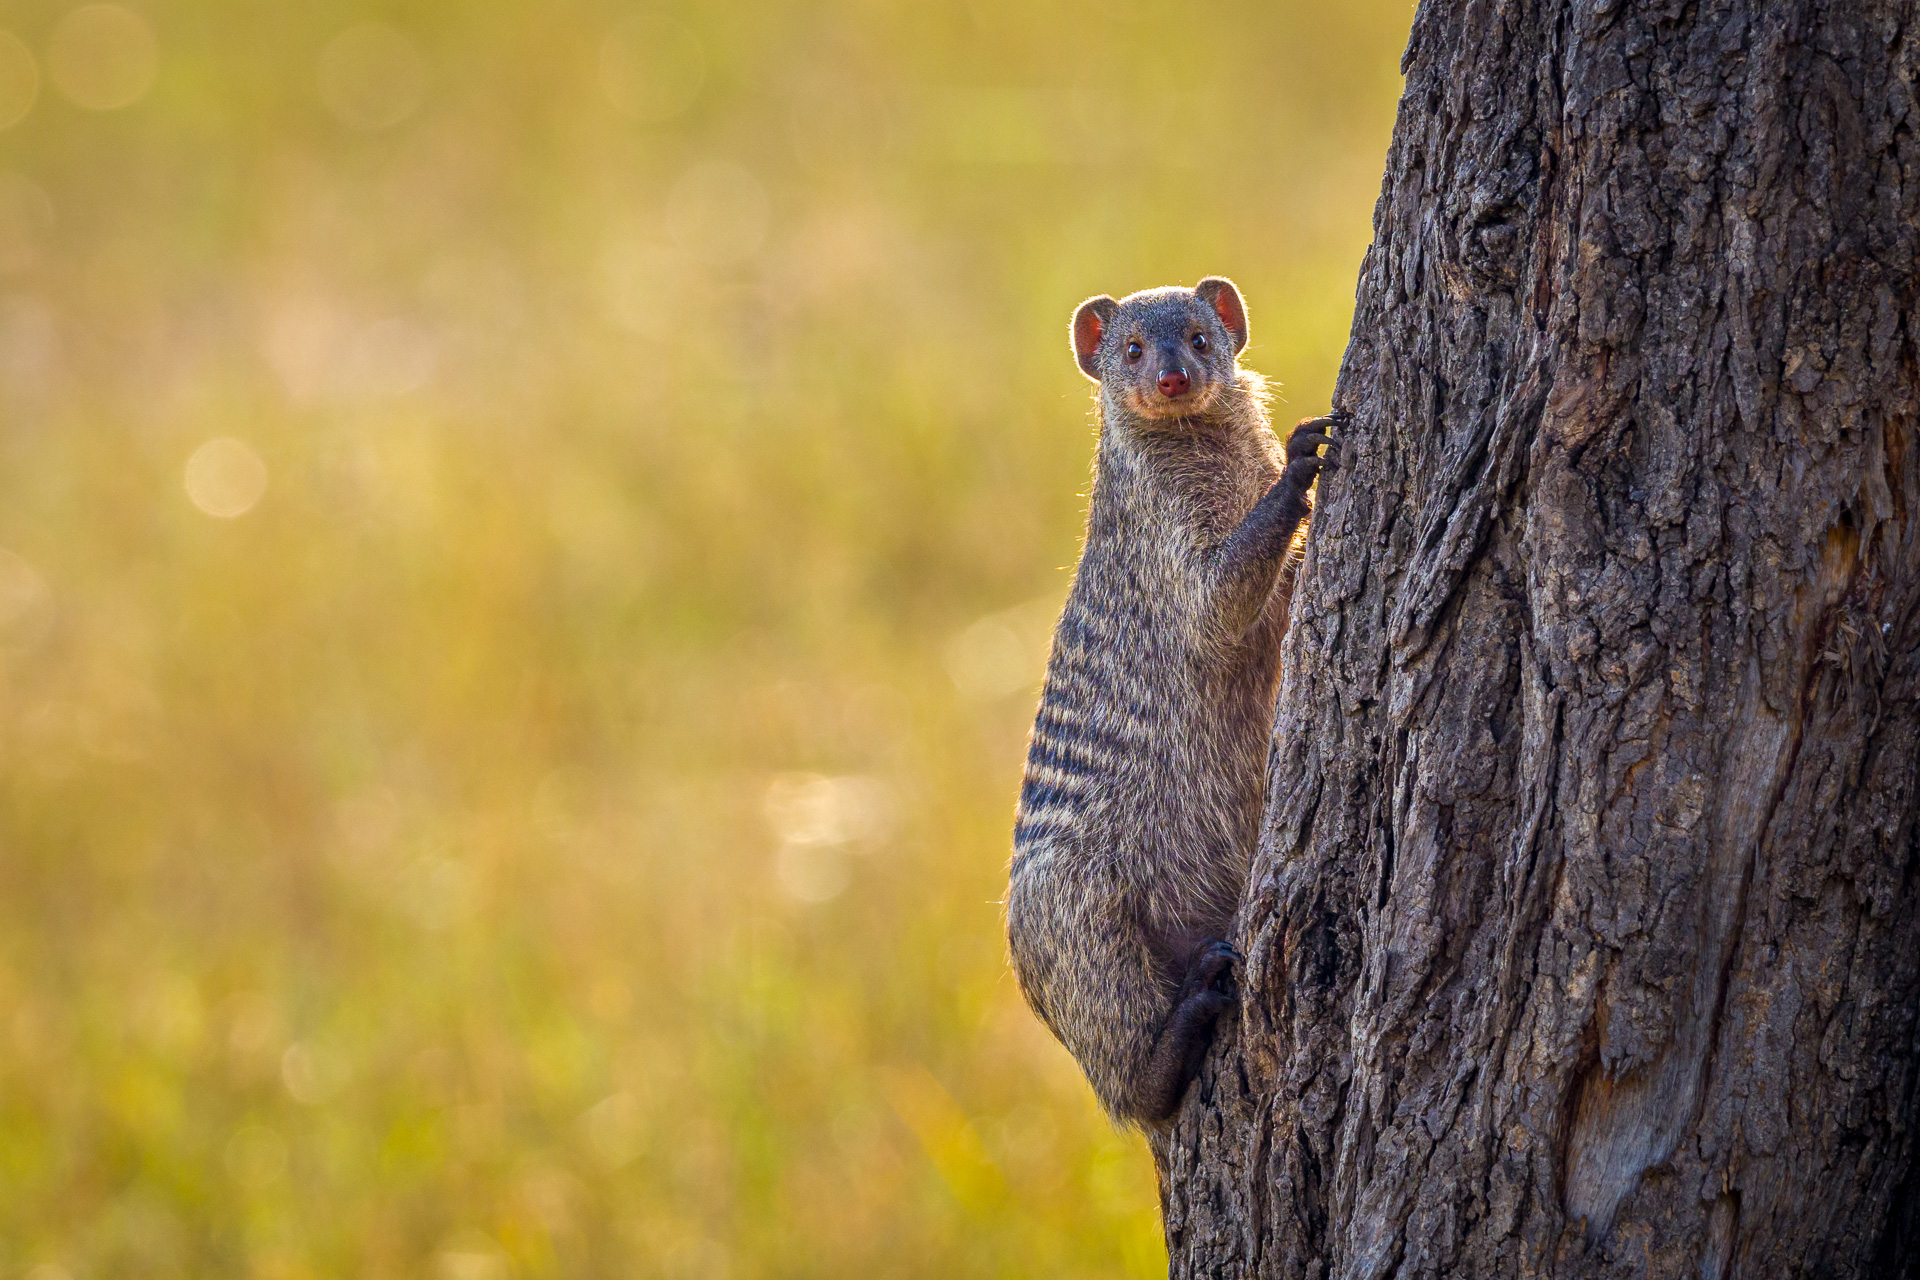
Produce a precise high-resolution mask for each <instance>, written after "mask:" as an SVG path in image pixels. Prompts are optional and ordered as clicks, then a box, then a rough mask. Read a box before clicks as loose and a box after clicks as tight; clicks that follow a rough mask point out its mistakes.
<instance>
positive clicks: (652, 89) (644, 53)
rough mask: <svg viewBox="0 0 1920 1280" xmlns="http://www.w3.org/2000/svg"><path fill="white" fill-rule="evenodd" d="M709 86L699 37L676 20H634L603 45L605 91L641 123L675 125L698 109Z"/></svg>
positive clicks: (615, 103)
mask: <svg viewBox="0 0 1920 1280" xmlns="http://www.w3.org/2000/svg"><path fill="white" fill-rule="evenodd" d="M706 80H707V55H706V50H704V49H702V48H701V47H700V37H698V36H696V35H694V34H693V32H691V31H689V30H688V29H687V28H686V27H684V26H682V25H681V24H680V23H678V22H675V21H673V20H672V19H671V18H660V17H650V16H643V17H637V18H631V19H629V20H627V21H626V22H623V23H621V24H620V25H619V26H617V27H615V28H614V29H613V30H612V31H611V32H609V33H608V34H607V38H606V39H605V40H604V41H602V42H601V45H600V87H601V89H603V90H604V91H605V92H606V95H607V100H608V101H609V102H611V103H613V105H614V106H615V107H618V108H619V109H620V110H621V111H622V112H624V113H626V114H627V115H630V116H632V117H633V118H634V119H636V120H644V121H648V122H654V121H660V120H671V119H672V118H673V117H674V116H677V115H679V114H680V113H681V112H682V111H685V110H686V109H687V108H688V107H690V106H692V105H693V100H694V99H695V98H697V97H699V96H700V87H701V86H702V85H703V84H705V83H706Z"/></svg>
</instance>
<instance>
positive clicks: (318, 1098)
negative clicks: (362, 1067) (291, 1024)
mask: <svg viewBox="0 0 1920 1280" xmlns="http://www.w3.org/2000/svg"><path fill="white" fill-rule="evenodd" d="M352 1078H353V1064H352V1063H350V1062H348V1061H347V1059H346V1056H345V1055H344V1054H341V1053H340V1052H338V1051H337V1050H334V1049H330V1048H328V1047H327V1046H326V1045H323V1044H317V1043H315V1042H313V1041H311V1040H298V1041H295V1042H294V1043H293V1044H291V1045H288V1046H287V1051H286V1052H285V1053H283V1054H281V1055H280V1080H281V1083H283V1084H285V1085H286V1086H287V1092H288V1093H290V1094H292V1095H293V1100H294V1101H295V1102H303V1103H305V1104H306V1105H308V1106H310V1107H318V1106H322V1105H324V1104H326V1103H329V1102H332V1101H333V1100H334V1099H335V1098H337V1097H339V1096H340V1091H341V1090H342V1089H345V1088H346V1087H347V1082H348V1081H349V1080H351V1079H352Z"/></svg>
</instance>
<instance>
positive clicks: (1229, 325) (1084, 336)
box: [1072, 276, 1247, 419]
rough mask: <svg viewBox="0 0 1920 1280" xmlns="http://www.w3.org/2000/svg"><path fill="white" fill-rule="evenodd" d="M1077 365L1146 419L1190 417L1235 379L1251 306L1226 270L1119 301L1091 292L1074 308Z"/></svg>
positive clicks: (1211, 403)
mask: <svg viewBox="0 0 1920 1280" xmlns="http://www.w3.org/2000/svg"><path fill="white" fill-rule="evenodd" d="M1072 334H1073V356H1074V359H1076V360H1078V361H1079V362H1080V371H1081V372H1082V373H1084V374H1086V375H1087V376H1088V377H1089V378H1092V379H1093V380H1094V381H1095V382H1097V383H1099V384H1100V386H1101V388H1102V390H1104V391H1105V392H1107V393H1108V394H1110V395H1111V396H1113V398H1114V399H1115V401H1117V402H1118V403H1119V405H1120V406H1121V407H1123V408H1125V409H1127V410H1129V411H1130V412H1132V413H1133V414H1135V415H1137V416H1139V417H1142V418H1162V419H1167V418H1191V417H1195V416H1198V415H1200V414H1204V413H1206V412H1207V410H1208V409H1209V408H1211V407H1212V405H1213V402H1214V400H1215V399H1216V398H1217V397H1218V395H1219V394H1220V391H1221V388H1223V387H1228V386H1232V385H1233V382H1234V374H1235V372H1236V370H1237V368H1238V366H1237V364H1236V361H1237V359H1238V357H1239V355H1240V353H1241V351H1243V350H1245V349H1246V345H1247V308H1246V305H1245V304H1244V303H1242V302H1241V301H1240V291H1239V290H1238V289H1236V288H1234V287H1233V281H1231V280H1228V279H1227V278H1226V277H1224V276H1208V277H1207V278H1206V279H1205V280H1202V281H1201V282H1200V283H1199V284H1197V285H1195V286H1194V287H1193V288H1191V289H1181V288H1178V287H1173V288H1166V289H1146V290H1143V291H1142V292H1140V293H1136V294H1132V295H1130V296H1128V297H1126V298H1123V299H1121V300H1120V301H1119V302H1115V301H1114V300H1113V299H1112V298H1109V297H1108V296H1107V295H1106V294H1104V293H1103V294H1101V295H1100V296H1099V297H1097V298H1088V299H1087V300H1086V301H1085V302H1083V303H1081V304H1080V309H1079V310H1077V311H1075V312H1074V313H1073V330H1072Z"/></svg>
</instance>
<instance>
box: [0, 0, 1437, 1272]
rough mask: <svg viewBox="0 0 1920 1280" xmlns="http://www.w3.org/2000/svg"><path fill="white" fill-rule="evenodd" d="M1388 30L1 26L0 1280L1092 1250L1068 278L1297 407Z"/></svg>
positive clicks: (405, 21)
mask: <svg viewBox="0 0 1920 1280" xmlns="http://www.w3.org/2000/svg"><path fill="white" fill-rule="evenodd" d="M1411 16H1412V15H1411V7H1410V5H1409V4H1408V3H1407V0H1386V2H1375V0H1366V2H1364V3H1357V2H1349V3H1342V4H1328V3H1310V2H1307V0H1279V2H1277V3H1255V2H1253V0H1245V2H1234V3H1229V2H1225V0H1222V2H1219V3H1205V4H1199V5H1193V4H1175V3H1171V2H1168V3H1160V2H1159V0H1106V2H1104V3H1103V2H1097V0H1028V2H1026V3H1018V4H1016V3H1010V2H1003V0H994V2H989V0H974V3H971V4H955V5H952V6H940V5H924V6H922V5H904V4H882V3H876V2H873V0H865V2H862V0H848V2H845V3H833V4H830V3H815V4H803V3H795V2H782V0H740V2H737V3H718V2H717V0H713V2H707V0H688V2H687V3H683V4H678V5H676V6H670V7H664V8H641V7H635V6H631V5H625V4H619V3H611V2H608V3H600V2H597V0H550V2H549V3H544V4H528V3H522V4H508V3H501V2H499V0H461V2H458V3H456V2H454V0H416V2H413V3H387V4H373V5H368V4H341V3H333V2H331V0H322V2H319V3H310V4H297V5H296V4H260V3H245V2H242V0H199V2H198V3H183V4H172V5H162V4H158V3H153V4H141V3H132V2H131V0H130V2H129V3H126V4H120V3H104V4H103V3H88V4H81V5H64V4H46V3H39V2H37V0H24V2H23V3H19V4H14V5H9V6H7V7H5V8H4V9H0V28H4V29H3V30H0V1280H12V1278H13V1277H23V1278H31V1280H95V1278H105V1277H128V1278H129V1280H133V1278H136V1277H137V1278H138V1280H171V1278H173V1277H181V1278H184V1277H263V1278H272V1280H295V1278H299V1277H314V1278H316V1280H318V1278H322V1277H369V1278H381V1277H416V1276H418V1277H434V1278H435V1280H504V1278H506V1277H522V1276H525V1277H540V1276H566V1277H600V1276H605V1277H651V1276H662V1277H678V1276H687V1277H694V1276H697V1277H716V1278H720V1280H728V1278H732V1280H746V1278H750V1277H812V1276H818V1277H847V1276H928V1277H975V1276H980V1277H985V1276H995V1277H1031V1276H1043V1275H1044V1276H1049V1277H1079V1276H1086V1277H1093V1276H1117V1275H1130V1276H1143V1277H1144V1276H1153V1275H1157V1274H1161V1273H1163V1271H1164V1267H1165V1257H1164V1253H1163V1252H1162V1249H1161V1245H1160V1241H1159V1233H1158V1226H1157V1221H1156V1212H1155V1204H1154V1191H1153V1182H1152V1170H1151V1167H1150V1164H1149V1162H1148V1160H1147V1157H1146V1155H1145V1151H1144V1148H1143V1147H1142V1145H1141V1144H1140V1142H1139V1141H1138V1139H1137V1138H1134V1137H1132V1136H1129V1135H1126V1134H1122V1133H1118V1132H1116V1131H1115V1130H1114V1129H1113V1128H1112V1127H1111V1126H1109V1125H1108V1124H1107V1122H1106V1121H1105V1120H1104V1119H1102V1118H1101V1116H1100V1115H1099V1114H1098V1112H1097V1110H1096V1109H1095V1107H1094V1105H1093V1103H1092V1101H1091V1098H1090V1096H1089V1094H1088V1092H1087V1090H1086V1088H1085V1086H1084V1084H1083V1083H1082V1082H1081V1080H1080V1078H1079V1076H1078V1073H1077V1072H1076V1070H1075V1068H1074V1067H1073V1065H1072V1063H1071V1062H1070V1061H1069V1060H1068V1059H1067V1057H1066V1055H1065V1054H1064V1053H1063V1052H1062V1051H1061V1050H1060V1049H1058V1048H1057V1047H1056V1046H1055V1045H1054V1044H1053V1043H1052V1042H1051V1041H1050V1040H1049V1039H1048V1037H1047V1036H1046V1034H1045V1033H1044V1032H1043V1031H1042V1030H1041V1029H1040V1028H1039V1026H1038V1025H1037V1024H1036V1023H1035V1022H1034V1021H1033V1019H1032V1018H1031V1017H1030V1015H1029V1014H1028V1013H1027V1012H1026V1011H1025V1009H1024V1007H1023V1006H1022V1004H1021V1003H1020V1000H1019V997H1018V994H1017V992H1016V991H1015V989H1014V986H1013V983H1012V981H1011V979H1010V978H1009V977H1008V975H1007V973H1006V970H1005V963H1004V944H1003V941H1002V935H1001V926H1000V916H999V909H998V907H997V905H996V902H997V899H998V898H999V896H1000V894H1001V892H1002V887H1003V883H1004V874H1005V871H1004V868H1005V860H1006V853H1007V846H1008V830H1009V826H1010V822H1011V815H1012V807H1013V800H1014V795H1015V791H1016V789H1017V785H1018V776H1019V768H1020V760H1021V754H1022V747H1023V739H1024V736H1025V733H1026V728H1027V723H1028V720H1029V717H1030V716H1031V713H1032V704H1033V698H1034V692H1035V688H1036V681H1037V676H1038V672H1039V669H1040V663H1041V659H1042V655H1043V651H1044V645H1045V636H1046V631H1047V628H1048V626H1049V624H1050V620H1051V616H1052V612H1053V610H1054V609H1055V608H1056V607H1057V604H1058V601H1059V600H1060V598H1061V596H1062V594H1063V592H1064V590H1065V583H1066V575H1065V572H1064V568H1065V567H1066V566H1068V565H1070V564H1071V563H1072V559H1073V556H1074V552H1075V546H1076V542H1077V538H1078V533H1079V522H1080V520H1081V517H1082V512H1083V498H1082V497H1081V496H1080V495H1083V494H1084V492H1085V489H1086V475H1087V466H1088V459H1089V453H1090V444H1091V440H1090V433H1089V426H1088V394H1087V390H1088V389H1087V386H1086V384H1085V382H1084V381H1083V380H1082V379H1081V377H1080V375H1079V373H1078V372H1077V371H1076V370H1075V368H1074V366H1073V363H1072V361H1071V360H1070V358H1069V356H1068V353H1067V350H1066V340H1065V328H1066V321H1067V318H1068V315H1069V314H1070V311H1071V308H1072V307H1073V306H1074V304H1075V303H1077V302H1078V301H1079V300H1080V299H1081V298H1082V297H1084V296H1086V295H1087V294H1089V293H1094V292H1101V291H1108V292H1113V293H1116V294H1118V293H1124V292H1127V291H1130V290H1132V289H1135V288H1141V287H1145V286H1149V285H1156V284H1163V283H1169V282H1176V281H1179V282H1189V283H1190V282H1192V281H1193V280H1195V279H1197V278H1198V277H1199V276H1201V275H1203V274H1206V273H1209V272H1221V273H1225V274H1228V275H1231V276H1233V277H1234V278H1235V279H1236V280H1238V281H1239V283H1240V284H1241V286H1242V288H1243V289H1244V291H1245V293H1246V295H1247V298H1248V300H1249V304H1250V309H1251V312H1252V317H1253V333H1254V339H1253V346H1252V348H1251V350H1250V352H1249V354H1248V357H1247V358H1248V360H1249V362H1250V363H1251V364H1252V366H1253V367H1255V368H1257V369H1259V370H1260V371H1262V372H1263V373H1266V374H1268V375H1269V376H1272V377H1275V378H1278V379H1280V380H1282V381H1283V382H1284V383H1285V384H1286V386H1285V387H1284V388H1283V390H1282V392H1281V401H1280V403H1279V405H1278V406H1277V409H1278V412H1279V413H1280V414H1282V415H1287V416H1290V417H1298V416H1302V415H1304V414H1306V413H1309V412H1312V411H1315V410H1318V409H1320V408H1321V407H1322V406H1324V405H1325V404H1326V401H1327V395H1328V391H1329V390H1330V387H1331V382H1332V377H1333V373H1334V371H1335V368H1336V364H1337V361H1338V357H1339V353H1340V350H1341V348H1342V346H1343V344H1344V341H1345V337H1346V328H1347V323H1348V318H1349V316H1350V314H1351V305H1352V303H1351V300H1352V295H1353V284H1354V278H1355V269H1356V266H1357V264H1358V262H1359V259H1360V256H1361V253H1362V252H1363V250H1364V248H1365V245H1366V241H1367V236H1368V230H1369V225H1368V224H1369V213H1370V210H1371V207H1372V203H1373V200H1374V197H1375V195H1376V193H1377V191H1378V189H1379V182H1380V166H1381V163H1382V158H1383V156H1384V153H1385V144H1386V136H1387V132H1388V129H1389V128H1390V125H1391V119H1392V112H1393V107H1394V102H1395V98H1396V95H1397V92H1398V86H1399V79H1398V74H1397V65H1396V64H1397V59H1398V57H1399V54H1400V51H1401V48H1402V45H1403V43H1404V40H1405V36H1406V30H1407V26H1408V24H1409V21H1410V19H1411Z"/></svg>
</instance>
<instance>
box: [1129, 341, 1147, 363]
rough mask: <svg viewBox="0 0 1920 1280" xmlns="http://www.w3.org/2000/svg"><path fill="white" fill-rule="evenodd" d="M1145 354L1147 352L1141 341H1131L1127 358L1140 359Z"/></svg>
mask: <svg viewBox="0 0 1920 1280" xmlns="http://www.w3.org/2000/svg"><path fill="white" fill-rule="evenodd" d="M1144 354H1146V351H1145V348H1143V347H1142V346H1141V345H1140V344H1139V343H1137V342H1129V343H1128V344H1127V359H1129V360H1138V359H1139V358H1140V357H1141V356H1142V355H1144Z"/></svg>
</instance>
